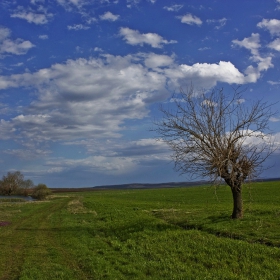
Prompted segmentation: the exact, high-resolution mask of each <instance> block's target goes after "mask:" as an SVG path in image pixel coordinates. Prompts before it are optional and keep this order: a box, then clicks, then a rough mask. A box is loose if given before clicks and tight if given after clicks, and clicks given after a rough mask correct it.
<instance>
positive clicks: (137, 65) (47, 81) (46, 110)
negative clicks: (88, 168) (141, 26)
mask: <svg viewBox="0 0 280 280" xmlns="http://www.w3.org/2000/svg"><path fill="white" fill-rule="evenodd" d="M252 75H253V78H252ZM254 75H255V73H254V72H253V71H252V73H248V74H246V73H245V74H243V73H241V72H240V71H239V70H238V69H237V68H236V67H235V66H234V65H233V64H232V63H231V62H225V61H220V62H219V63H217V64H216V63H213V64H209V63H195V64H193V65H186V64H181V65H178V64H177V63H176V62H175V61H174V57H173V56H167V55H158V54H154V53H149V54H143V53H139V54H136V55H127V56H123V57H122V56H113V55H109V54H104V55H102V54H101V55H100V57H99V58H89V59H82V58H80V59H76V60H73V59H70V60H68V61H66V62H65V63H57V64H54V65H52V66H51V67H50V68H45V69H40V70H39V71H36V72H33V73H30V72H26V73H23V74H14V75H11V76H0V90H1V89H7V88H11V87H18V88H20V87H25V88H29V89H30V92H32V94H33V96H34V93H35V92H36V96H37V97H36V98H35V99H33V101H32V102H31V103H30V104H29V105H28V106H27V107H24V108H22V109H21V113H20V114H18V115H17V116H14V117H13V118H10V119H9V118H8V119H5V120H3V119H2V120H1V122H0V139H11V138H12V139H29V141H33V142H35V143H44V142H48V141H68V142H69V141H74V140H76V139H91V138H93V139H104V138H107V139H108V138H118V137H120V136H121V133H122V130H123V129H125V122H126V121H127V120H137V119H143V118H145V117H147V116H148V114H149V105H150V104H152V103H154V102H159V101H163V100H165V99H166V98H167V97H168V96H169V91H168V90H167V88H169V90H170V91H174V90H175V89H178V88H179V87H180V85H182V84H185V83H186V82H187V83H188V82H189V83H190V82H193V83H194V84H197V85H200V86H201V87H203V88H210V87H213V86H215V85H216V84H217V83H218V82H224V83H228V84H245V83H249V82H255V81H256V76H254ZM30 139H32V140H30ZM138 144H139V143H138Z"/></svg>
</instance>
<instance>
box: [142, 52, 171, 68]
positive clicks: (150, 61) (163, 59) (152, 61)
mask: <svg viewBox="0 0 280 280" xmlns="http://www.w3.org/2000/svg"><path fill="white" fill-rule="evenodd" d="M173 62H174V61H173V58H172V57H170V56H168V55H158V54H154V53H151V54H148V55H147V56H146V58H145V65H146V66H147V67H148V68H157V67H166V66H168V67H170V66H171V65H172V64H173Z"/></svg>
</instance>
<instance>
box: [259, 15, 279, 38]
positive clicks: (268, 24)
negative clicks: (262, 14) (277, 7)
mask: <svg viewBox="0 0 280 280" xmlns="http://www.w3.org/2000/svg"><path fill="white" fill-rule="evenodd" d="M257 26H258V27H260V28H263V29H267V30H268V31H269V33H270V34H271V35H280V20H278V19H263V20H262V21H261V22H259V23H258V24H257Z"/></svg>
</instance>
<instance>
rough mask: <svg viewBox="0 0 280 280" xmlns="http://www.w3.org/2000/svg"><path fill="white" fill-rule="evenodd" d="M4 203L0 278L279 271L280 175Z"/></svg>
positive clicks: (246, 275) (234, 275) (256, 275)
mask: <svg viewBox="0 0 280 280" xmlns="http://www.w3.org/2000/svg"><path fill="white" fill-rule="evenodd" d="M3 201H4V200H2V201H1V202H0V225H1V226H0V279H1V280H4V279H5V280H6V279H7V280H8V279H21V280H27V279H34V280H35V279H36V280H40V279H45V280H50V279H67V280H69V279H238V280H241V279H250V280H252V279H258V280H259V279H269V280H271V279H280V182H279V181H276V182H263V183H252V184H248V185H245V186H244V191H243V201H244V208H245V209H244V210H245V211H244V218H243V219H242V220H231V219H230V215H231V211H232V197H231V192H230V189H229V187H226V186H220V187H217V188H214V187H211V186H199V187H190V188H170V189H149V190H148V189H142V190H103V191H91V192H78V193H70V192H69V193H61V194H53V195H51V196H50V197H49V199H48V200H47V201H42V202H3Z"/></svg>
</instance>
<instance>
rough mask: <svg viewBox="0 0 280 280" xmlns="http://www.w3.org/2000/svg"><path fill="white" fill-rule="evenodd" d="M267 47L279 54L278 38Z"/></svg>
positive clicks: (279, 42) (279, 39) (279, 43)
mask: <svg viewBox="0 0 280 280" xmlns="http://www.w3.org/2000/svg"><path fill="white" fill-rule="evenodd" d="M268 47H269V48H271V49H273V50H276V51H278V52H280V38H277V39H275V40H274V41H272V42H271V43H269V44H268Z"/></svg>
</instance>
